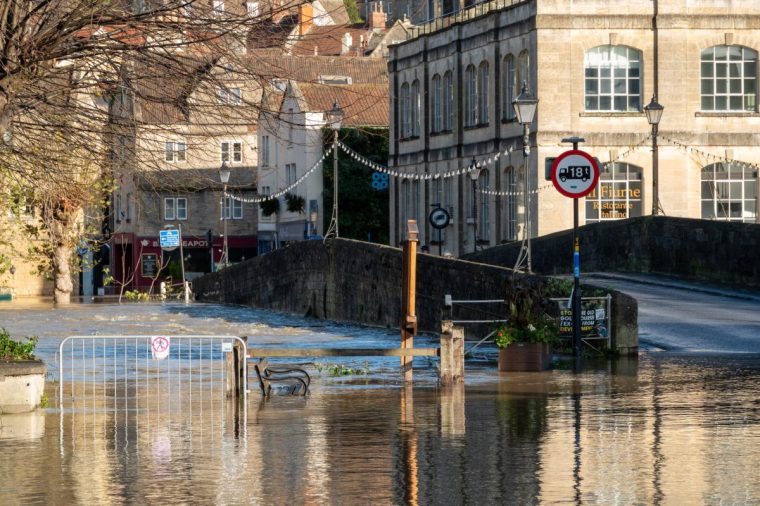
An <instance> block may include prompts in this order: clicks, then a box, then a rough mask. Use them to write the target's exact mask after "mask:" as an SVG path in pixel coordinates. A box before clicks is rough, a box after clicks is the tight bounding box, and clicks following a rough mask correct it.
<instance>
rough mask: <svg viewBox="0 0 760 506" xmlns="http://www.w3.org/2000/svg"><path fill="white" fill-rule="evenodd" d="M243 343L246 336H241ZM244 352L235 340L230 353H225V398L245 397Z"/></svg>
mask: <svg viewBox="0 0 760 506" xmlns="http://www.w3.org/2000/svg"><path fill="white" fill-rule="evenodd" d="M240 339H242V340H243V342H247V341H248V336H241V337H240ZM246 359H247V357H246V352H245V349H244V347H243V345H242V344H241V343H240V341H238V340H235V343H234V344H233V345H232V351H230V352H227V357H226V366H227V374H226V376H227V380H226V384H225V390H226V393H227V397H228V398H231V397H236V398H240V397H245V375H246Z"/></svg>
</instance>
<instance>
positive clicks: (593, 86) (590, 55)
mask: <svg viewBox="0 0 760 506" xmlns="http://www.w3.org/2000/svg"><path fill="white" fill-rule="evenodd" d="M583 67H584V69H585V73H586V110H587V111H615V112H627V111H637V112H638V111H641V52H640V51H637V50H636V49H633V48H630V47H627V46H610V45H606V46H597V47H595V48H592V49H589V50H588V51H586V56H585V58H584V64H583Z"/></svg>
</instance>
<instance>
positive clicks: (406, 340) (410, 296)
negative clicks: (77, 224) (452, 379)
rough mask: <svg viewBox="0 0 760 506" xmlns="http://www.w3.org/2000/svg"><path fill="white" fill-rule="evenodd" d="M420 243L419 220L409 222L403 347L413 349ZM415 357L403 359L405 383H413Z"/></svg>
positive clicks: (404, 264) (403, 263)
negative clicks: (413, 361)
mask: <svg viewBox="0 0 760 506" xmlns="http://www.w3.org/2000/svg"><path fill="white" fill-rule="evenodd" d="M418 242H419V229H418V228H417V220H409V221H408V222H407V224H406V240H405V241H404V248H403V253H402V259H401V269H402V276H403V286H402V292H401V310H402V311H403V315H404V316H403V318H402V320H401V347H402V348H413V347H414V336H415V335H416V334H417V311H416V309H415V308H416V304H417V299H416V294H415V287H416V285H417V243H418ZM412 360H413V357H406V356H404V357H401V370H402V371H403V372H404V381H412V379H413V377H412Z"/></svg>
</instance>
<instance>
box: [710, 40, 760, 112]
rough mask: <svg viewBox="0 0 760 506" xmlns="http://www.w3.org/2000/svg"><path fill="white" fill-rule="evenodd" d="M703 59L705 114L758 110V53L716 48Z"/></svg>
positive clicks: (728, 47)
mask: <svg viewBox="0 0 760 506" xmlns="http://www.w3.org/2000/svg"><path fill="white" fill-rule="evenodd" d="M700 60H701V62H700V71H701V78H702V79H701V88H700V92H701V98H702V100H701V104H702V106H701V107H702V110H703V111H752V112H754V111H756V110H757V51H754V50H752V49H749V48H746V47H742V46H713V47H709V48H707V49H705V50H704V51H702V55H701V58H700Z"/></svg>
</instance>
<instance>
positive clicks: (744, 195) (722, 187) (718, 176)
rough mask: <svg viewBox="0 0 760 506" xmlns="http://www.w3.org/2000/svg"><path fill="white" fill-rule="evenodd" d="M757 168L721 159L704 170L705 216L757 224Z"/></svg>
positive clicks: (703, 209) (703, 216) (713, 218)
mask: <svg viewBox="0 0 760 506" xmlns="http://www.w3.org/2000/svg"><path fill="white" fill-rule="evenodd" d="M756 216H757V169H756V168H755V167H750V166H746V165H744V164H738V163H731V162H721V163H713V164H711V165H708V166H707V167H704V168H703V169H702V219H705V220H724V221H742V222H745V223H755V220H756Z"/></svg>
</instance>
